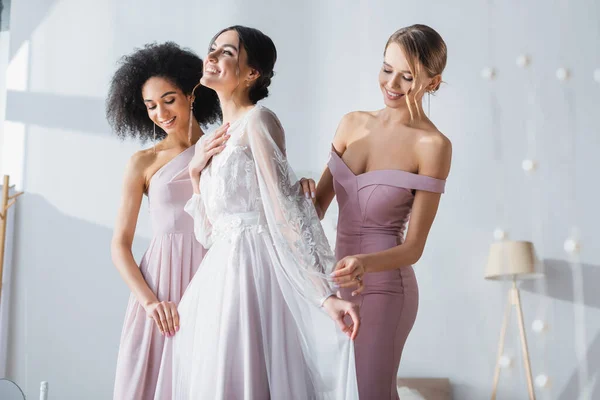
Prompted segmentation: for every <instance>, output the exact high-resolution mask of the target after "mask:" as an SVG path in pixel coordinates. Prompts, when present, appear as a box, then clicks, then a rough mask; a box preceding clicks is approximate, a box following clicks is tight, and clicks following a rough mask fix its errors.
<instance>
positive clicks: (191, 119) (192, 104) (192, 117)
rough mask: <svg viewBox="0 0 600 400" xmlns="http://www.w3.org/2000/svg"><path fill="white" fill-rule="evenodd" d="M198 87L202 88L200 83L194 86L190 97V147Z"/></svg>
mask: <svg viewBox="0 0 600 400" xmlns="http://www.w3.org/2000/svg"><path fill="white" fill-rule="evenodd" d="M198 86H200V82H198V83H197V84H196V86H194V88H193V89H192V97H190V122H189V124H188V143H189V144H190V146H191V145H192V128H193V125H192V121H193V120H194V101H196V96H194V92H195V91H196V88H197V87H198Z"/></svg>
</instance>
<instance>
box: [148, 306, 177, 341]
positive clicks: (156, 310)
mask: <svg viewBox="0 0 600 400" xmlns="http://www.w3.org/2000/svg"><path fill="white" fill-rule="evenodd" d="M144 309H145V310H146V315H147V316H148V318H152V319H153V320H154V322H155V323H156V326H158V329H159V330H160V333H161V334H162V335H164V336H169V337H171V336H173V335H175V332H177V331H178V330H179V312H177V305H176V304H175V303H173V302H172V301H154V302H152V303H150V304H148V305H147V306H146V307H144Z"/></svg>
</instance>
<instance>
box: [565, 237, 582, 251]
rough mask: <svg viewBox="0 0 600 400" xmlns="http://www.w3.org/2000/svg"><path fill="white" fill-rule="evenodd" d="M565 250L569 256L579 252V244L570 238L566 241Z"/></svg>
mask: <svg viewBox="0 0 600 400" xmlns="http://www.w3.org/2000/svg"><path fill="white" fill-rule="evenodd" d="M564 249H565V251H566V252H567V253H569V254H574V253H577V252H579V243H577V241H576V240H575V239H572V238H569V239H567V240H565V244H564Z"/></svg>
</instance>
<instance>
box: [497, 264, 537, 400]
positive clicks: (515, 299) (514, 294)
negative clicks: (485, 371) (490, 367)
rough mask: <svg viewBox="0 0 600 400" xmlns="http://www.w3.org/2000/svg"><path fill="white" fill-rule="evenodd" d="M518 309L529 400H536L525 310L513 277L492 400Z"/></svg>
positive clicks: (499, 345)
mask: <svg viewBox="0 0 600 400" xmlns="http://www.w3.org/2000/svg"><path fill="white" fill-rule="evenodd" d="M513 307H515V308H516V309H517V318H518V322H519V333H520V336H521V347H522V351H523V364H524V365H525V374H526V378H527V389H528V391H529V400H535V391H534V390H533V379H532V376H531V364H530V362H529V350H528V348H527V337H526V335H525V322H524V319H523V309H522V308H521V295H520V292H519V288H518V287H517V278H516V277H515V276H514V275H513V279H512V287H511V288H510V290H509V291H508V301H507V302H506V310H505V311H504V319H503V321H502V329H501V331H500V341H499V342H498V356H497V358H496V370H495V372H494V385H493V389H492V400H496V393H497V391H498V381H499V379H500V357H501V356H502V353H503V352H504V339H505V338H506V327H507V325H508V320H509V318H510V314H511V310H512V308H513Z"/></svg>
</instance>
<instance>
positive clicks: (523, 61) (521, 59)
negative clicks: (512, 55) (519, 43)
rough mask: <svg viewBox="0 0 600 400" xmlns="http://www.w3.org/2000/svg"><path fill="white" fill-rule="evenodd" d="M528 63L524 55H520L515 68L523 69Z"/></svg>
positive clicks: (527, 58) (528, 60)
mask: <svg viewBox="0 0 600 400" xmlns="http://www.w3.org/2000/svg"><path fill="white" fill-rule="evenodd" d="M530 62H531V60H530V59H529V57H528V56H527V55H526V54H521V55H520V56H519V57H517V66H519V67H521V68H525V67H527V66H529V63H530Z"/></svg>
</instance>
